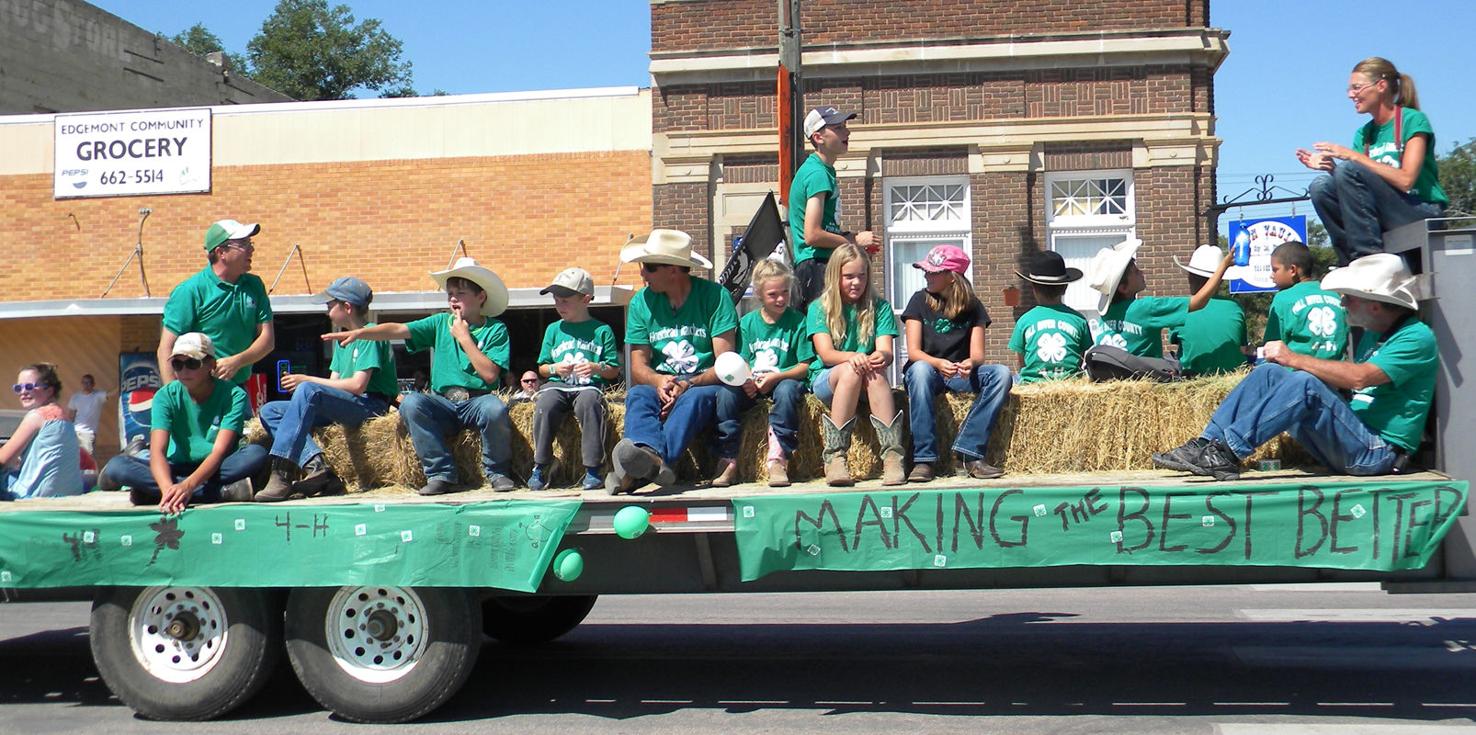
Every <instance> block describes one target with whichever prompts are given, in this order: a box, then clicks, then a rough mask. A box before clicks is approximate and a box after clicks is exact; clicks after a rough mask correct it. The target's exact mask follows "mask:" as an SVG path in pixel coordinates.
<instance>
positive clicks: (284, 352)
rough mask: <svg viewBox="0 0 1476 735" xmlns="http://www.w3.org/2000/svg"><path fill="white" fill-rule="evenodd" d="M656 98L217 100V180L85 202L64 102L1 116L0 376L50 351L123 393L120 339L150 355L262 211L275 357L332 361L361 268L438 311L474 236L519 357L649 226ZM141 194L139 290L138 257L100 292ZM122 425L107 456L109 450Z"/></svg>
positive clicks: (386, 287)
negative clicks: (499, 289) (58, 135)
mask: <svg viewBox="0 0 1476 735" xmlns="http://www.w3.org/2000/svg"><path fill="white" fill-rule="evenodd" d="M649 110H650V101H649V92H647V91H645V90H639V89H636V88H633V87H632V88H616V89H601V90H563V91H559V92H539V93H525V94H498V95H469V96H456V97H425V98H412V99H400V100H348V101H342V102H289V103H281V104H272V105H239V106H229V107H216V108H214V115H213V125H212V127H213V156H212V162H211V163H212V175H213V181H212V188H211V191H210V192H209V193H205V194H170V195H155V196H129V197H100V198H91V199H55V198H53V181H52V175H53V170H52V169H53V163H52V148H53V127H54V119H55V116H53V115H21V116H10V117H0V150H4V151H7V155H5V156H0V259H3V262H5V263H6V264H7V267H6V268H4V269H0V345H4V346H5V349H4V350H3V353H0V374H9V375H12V376H13V375H14V374H15V373H16V372H17V370H18V369H19V367H20V366H21V365H24V364H27V363H31V362H35V361H38V360H45V361H51V362H55V363H57V364H58V365H59V366H60V367H61V370H62V380H63V384H64V386H65V387H66V388H67V389H69V390H70V389H72V388H75V387H76V386H77V384H78V379H79V377H80V376H81V375H82V374H83V373H92V374H93V375H95V376H97V379H98V385H99V387H100V388H102V389H105V390H108V391H109V392H113V393H115V395H116V391H117V382H118V369H119V368H118V358H119V353H121V352H139V351H142V352H152V351H153V350H154V348H155V347H156V346H157V344H158V341H159V321H160V315H161V314H162V312H163V306H164V301H165V298H166V297H167V296H168V294H169V292H170V290H171V289H172V288H173V287H174V286H175V285H176V284H178V283H179V282H180V281H182V280H184V279H185V278H186V277H188V276H189V275H191V274H192V273H194V272H196V271H198V270H199V269H200V268H202V267H204V266H205V263H206V261H205V257H204V253H203V251H202V249H201V243H202V238H203V235H204V231H205V228H206V226H208V225H209V223H210V222H212V221H214V220H217V219H221V218H226V217H229V218H234V219H239V220H241V221H244V222H260V223H261V224H262V232H261V234H260V235H258V236H257V237H256V238H255V240H256V254H255V258H254V267H253V270H254V272H255V273H256V274H257V275H259V276H261V277H262V279H263V280H264V281H265V282H266V283H267V285H268V286H269V287H270V286H272V284H273V282H274V281H276V288H275V290H273V291H272V306H273V308H274V310H275V311H276V313H277V320H276V321H277V347H278V350H277V353H275V354H273V355H272V357H271V358H270V359H269V360H268V361H267V362H268V364H273V363H274V361H275V360H277V359H288V360H290V361H292V362H293V363H294V365H300V366H301V367H303V368H304V369H307V370H312V371H314V372H318V373H322V372H325V371H326V368H327V366H326V364H324V362H323V351H322V344H321V342H320V341H319V340H318V335H319V334H321V333H322V332H323V331H325V330H326V328H327V320H326V318H325V317H324V315H323V305H322V303H321V302H320V301H319V300H318V299H316V298H314V297H313V294H315V293H316V292H318V291H321V290H322V289H323V288H324V287H325V286H327V285H328V283H329V282H330V281H331V280H332V279H334V278H336V277H338V276H340V275H344V274H353V275H357V276H359V277H361V278H363V279H365V280H366V281H368V282H369V284H370V285H372V286H373V287H374V289H375V292H376V297H375V304H374V306H375V307H376V309H377V314H378V316H379V317H380V318H383V319H385V320H387V321H398V320H404V319H410V318H415V317H417V316H422V315H424V314H426V313H429V312H430V311H433V310H438V309H441V308H444V306H445V297H444V294H442V293H441V292H439V291H438V290H437V288H436V285H435V282H434V281H432V280H431V279H430V278H429V277H428V275H427V273H428V272H429V271H433V270H440V269H443V268H445V267H446V266H447V264H448V262H450V260H451V258H452V256H453V254H459V253H457V242H458V240H464V241H465V247H466V250H467V252H468V253H469V254H470V255H471V256H472V257H475V258H477V259H478V260H479V261H480V262H482V263H483V264H486V265H488V266H490V267H491V268H493V269H494V270H496V271H497V272H498V273H499V274H500V275H501V276H502V277H503V279H504V281H505V282H506V283H507V285H508V287H509V289H510V290H511V291H512V309H511V311H510V312H509V314H508V315H507V316H505V317H504V320H505V321H507V322H508V324H509V327H510V328H512V331H513V338H514V367H515V368H517V367H520V366H526V365H527V364H529V363H531V362H532V361H533V360H534V359H536V357H537V348H538V340H540V339H541V338H542V335H543V325H545V324H546V323H547V321H548V320H549V319H550V318H551V312H552V310H551V308H548V307H550V306H551V304H550V302H549V299H548V297H547V296H539V295H538V293H537V292H538V290H539V289H540V288H541V287H543V286H544V285H547V283H548V281H549V279H551V278H552V277H553V276H554V274H556V273H558V271H560V270H562V269H563V268H565V267H567V265H568V264H570V263H576V262H577V263H579V264H580V265H582V266H584V267H585V268H588V269H589V270H590V272H591V273H593V274H596V277H597V278H598V279H599V281H600V289H599V291H598V293H597V299H598V302H597V303H604V304H609V303H610V299H611V289H610V283H611V280H610V279H611V276H612V274H613V272H614V270H615V264H616V261H617V255H618V253H619V249H620V247H621V245H622V244H624V242H625V241H626V238H627V237H628V236H629V234H631V233H633V232H642V231H644V230H645V229H647V228H649V226H650V222H651V166H650V139H651V138H650V136H651V132H650V124H649V120H650V114H649ZM12 153H13V155H11V154H12ZM142 207H147V208H150V209H151V210H152V214H151V215H150V216H149V217H148V219H147V220H146V221H145V223H144V229H143V237H142V240H143V247H144V250H143V252H144V255H143V266H144V274H145V275H146V276H147V290H145V285H144V283H143V282H142V281H141V279H140V276H139V269H138V267H137V264H136V263H133V264H129V265H128V267H127V268H126V269H124V270H123V271H122V276H121V277H120V278H119V280H118V282H117V285H116V286H114V287H113V289H112V291H111V292H109V293H108V295H107V297H106V298H102V297H101V294H102V293H103V292H104V290H105V289H107V287H108V285H109V282H110V281H111V280H112V279H113V277H114V275H115V274H116V273H118V271H119V268H120V266H123V264H124V262H125V259H126V258H127V257H128V255H129V253H130V252H132V251H133V248H134V245H135V243H136V242H137V240H138V230H139V219H140V217H139V209H140V208H142ZM294 245H296V246H298V247H299V248H300V250H299V251H297V252H296V253H294V251H293V246H294ZM289 256H290V257H291V259H290V260H289ZM284 266H285V267H284ZM279 274H280V280H278V278H279ZM621 279H622V280H621V283H622V284H623V285H627V286H628V285H630V284H631V283H632V281H633V280H634V281H637V282H638V280H639V276H638V274H636V273H633V272H630V271H629V270H628V269H627V271H626V272H625V273H623V274H622V275H621ZM553 318H556V317H553ZM616 319H617V320H618V313H617V314H616ZM530 353H531V354H530ZM412 369H413V365H411V364H406V365H402V366H401V371H402V373H403V374H404V375H405V376H408V375H409V374H410V371H411V370H412ZM7 395H8V393H7ZM15 406H16V403H15V399H14V397H13V396H12V397H10V398H8V399H6V400H5V401H4V402H3V404H0V407H3V408H14V407H15ZM114 421H116V416H109V415H106V414H105V424H104V426H103V427H101V429H102V431H101V432H100V433H99V436H98V443H99V448H100V450H101V451H103V452H107V451H108V450H110V449H111V450H116V445H117V434H116V429H115V428H114V427H115V426H116V424H115V423H108V422H114Z"/></svg>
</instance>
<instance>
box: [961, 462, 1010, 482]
mask: <svg viewBox="0 0 1476 735" xmlns="http://www.w3.org/2000/svg"><path fill="white" fill-rule="evenodd" d="M964 471H965V472H967V473H968V475H969V477H972V478H974V479H975V480H992V479H994V478H996V477H1001V476H1003V475H1004V473H1005V472H1004V470H1002V469H1000V468H998V467H995V466H994V465H992V464H989V463H988V462H985V461H984V460H982V459H971V460H968V461H966V462H964Z"/></svg>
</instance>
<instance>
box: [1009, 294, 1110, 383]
mask: <svg viewBox="0 0 1476 735" xmlns="http://www.w3.org/2000/svg"><path fill="white" fill-rule="evenodd" d="M1091 346H1092V333H1091V330H1090V329H1088V327H1087V320H1086V317H1084V316H1082V315H1081V313H1080V312H1078V311H1077V310H1075V309H1073V308H1071V307H1069V306H1066V305H1065V304H1040V305H1039V306H1036V307H1035V308H1034V309H1031V310H1030V311H1027V312H1025V315H1024V316H1022V317H1020V320H1019V321H1017V322H1015V331H1014V332H1012V333H1011V334H1010V350H1011V351H1013V352H1018V353H1020V354H1021V355H1024V356H1025V366H1024V367H1022V368H1020V382H1021V383H1034V382H1037V381H1042V380H1060V379H1062V378H1069V377H1071V376H1073V375H1075V374H1077V373H1078V372H1080V371H1081V356H1082V353H1084V352H1086V351H1087V348H1088V347H1091Z"/></svg>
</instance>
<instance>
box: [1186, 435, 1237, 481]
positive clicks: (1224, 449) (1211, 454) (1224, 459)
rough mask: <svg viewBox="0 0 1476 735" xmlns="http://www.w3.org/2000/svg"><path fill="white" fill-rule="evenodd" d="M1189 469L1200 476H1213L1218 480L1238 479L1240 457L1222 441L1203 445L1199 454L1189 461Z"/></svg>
mask: <svg viewBox="0 0 1476 735" xmlns="http://www.w3.org/2000/svg"><path fill="white" fill-rule="evenodd" d="M1189 471H1190V472H1193V473H1194V474H1196V475H1200V476H1201V477H1213V478H1215V479H1216V480H1219V481H1220V482H1224V481H1226V480H1239V479H1240V457H1238V456H1236V454H1235V450H1233V449H1231V448H1230V445H1228V444H1226V443H1225V442H1222V441H1213V442H1210V443H1209V444H1207V445H1205V446H1204V448H1203V449H1202V450H1200V452H1199V456H1198V457H1197V458H1195V460H1194V461H1193V462H1192V463H1190V465H1189Z"/></svg>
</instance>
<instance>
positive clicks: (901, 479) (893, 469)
mask: <svg viewBox="0 0 1476 735" xmlns="http://www.w3.org/2000/svg"><path fill="white" fill-rule="evenodd" d="M871 425H872V427H873V428H875V429H876V443H877V445H878V448H880V449H881V457H882V484H883V485H903V484H906V483H907V471H906V470H904V469H902V467H903V464H902V412H901V411H898V412H897V415H896V416H893V417H892V419H891V420H890V421H886V422H883V421H882V420H881V419H879V418H877V417H875V416H872V417H871Z"/></svg>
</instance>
